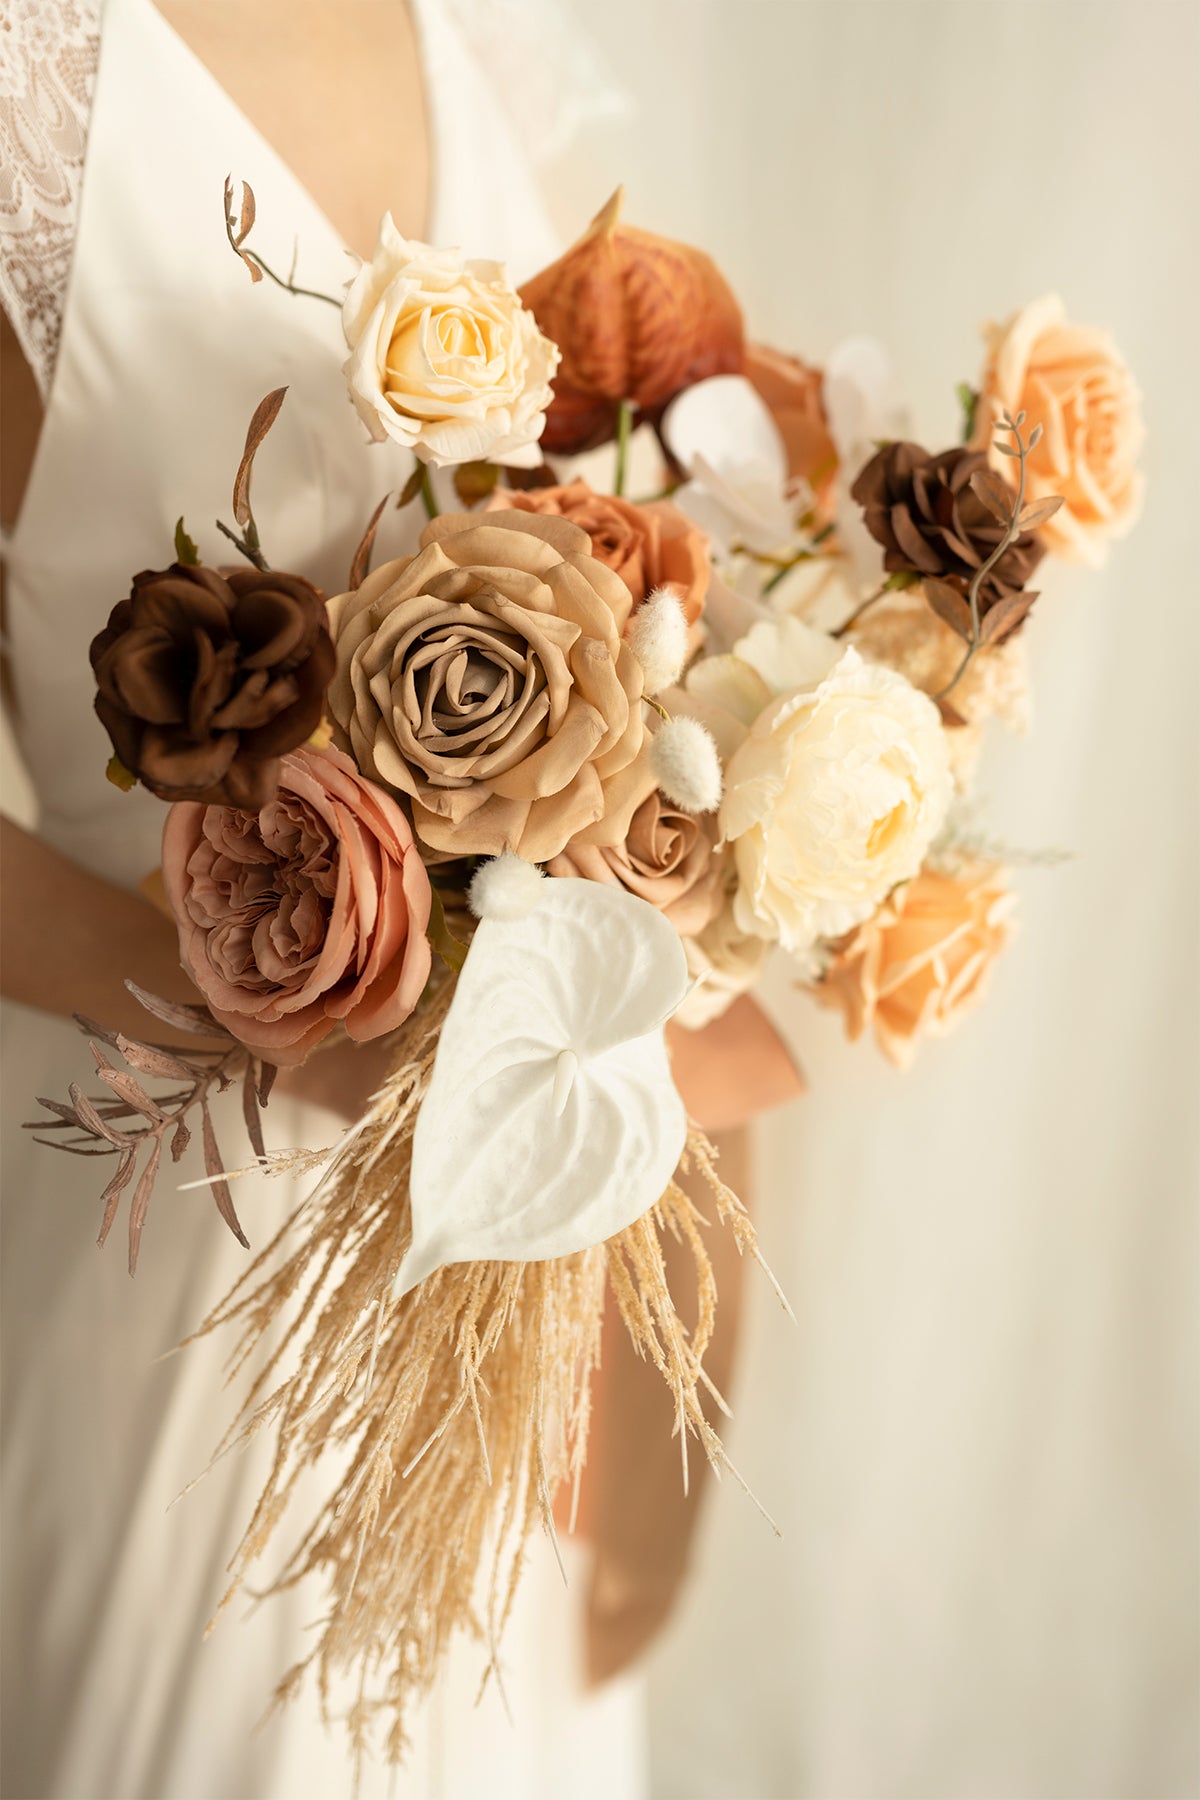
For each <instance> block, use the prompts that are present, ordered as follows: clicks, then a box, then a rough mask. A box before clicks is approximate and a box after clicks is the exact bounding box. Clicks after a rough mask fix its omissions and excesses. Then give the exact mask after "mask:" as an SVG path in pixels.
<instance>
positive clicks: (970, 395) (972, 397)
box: [954, 381, 979, 444]
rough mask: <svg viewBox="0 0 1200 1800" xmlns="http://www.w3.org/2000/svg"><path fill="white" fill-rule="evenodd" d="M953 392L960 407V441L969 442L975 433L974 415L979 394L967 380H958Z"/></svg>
mask: <svg viewBox="0 0 1200 1800" xmlns="http://www.w3.org/2000/svg"><path fill="white" fill-rule="evenodd" d="M954 392H955V393H956V394H957V395H958V404H959V405H960V406H961V407H962V415H963V420H962V441H963V443H964V444H968V443H970V441H971V439H972V438H973V437H974V435H975V415H976V413H977V412H978V410H979V395H978V394H977V393H976V391H975V389H974V388H973V387H972V386H971V384H970V382H968V381H960V382H959V383H958V386H957V387H956V388H955V390H954Z"/></svg>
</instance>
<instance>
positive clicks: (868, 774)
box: [720, 650, 952, 951]
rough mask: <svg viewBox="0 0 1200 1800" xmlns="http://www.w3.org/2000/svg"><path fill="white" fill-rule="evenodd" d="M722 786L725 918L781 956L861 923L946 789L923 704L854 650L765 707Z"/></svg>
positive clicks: (913, 850)
mask: <svg viewBox="0 0 1200 1800" xmlns="http://www.w3.org/2000/svg"><path fill="white" fill-rule="evenodd" d="M725 782H726V785H725V798H724V800H723V801H722V803H721V812H720V827H721V832H722V835H723V836H724V838H725V839H726V840H728V841H730V842H732V844H733V848H734V858H735V862H736V866H737V873H738V891H737V895H736V897H735V900H734V916H735V919H736V923H737V925H738V926H739V927H740V928H741V929H742V930H743V931H747V932H753V933H755V934H756V935H757V936H759V937H762V938H767V939H776V938H777V939H778V940H779V941H780V943H782V944H783V945H784V947H785V948H786V949H788V950H791V951H797V950H804V949H806V948H808V946H810V945H811V944H813V943H814V942H815V941H816V940H817V939H818V938H832V937H839V936H841V934H842V933H843V932H846V931H849V930H851V929H852V928H853V927H854V926H855V925H858V924H861V922H862V921H863V920H864V919H866V918H869V917H870V915H871V913H872V912H874V910H875V908H876V907H877V906H878V905H879V903H880V902H881V901H882V900H883V899H884V898H885V896H886V895H887V894H888V893H889V892H890V891H891V889H892V888H893V887H895V885H896V883H897V882H900V881H906V880H908V879H909V878H910V877H911V876H913V875H915V874H916V872H917V870H918V869H919V868H920V866H921V863H922V861H923V859H924V856H925V853H926V851H927V850H928V848H929V846H930V844H931V842H932V841H933V839H934V837H935V836H936V834H937V832H938V831H939V830H940V828H941V825H942V821H943V820H944V818H945V815H946V809H947V807H948V806H949V803H950V797H951V792H952V784H951V779H950V769H949V763H948V759H947V751H946V739H945V733H944V731H943V729H942V724H941V720H940V718H939V716H938V710H937V708H936V706H935V705H934V704H933V702H932V700H930V699H928V698H927V696H926V695H924V694H921V693H918V692H917V690H916V689H915V688H914V687H912V686H911V685H910V684H909V683H908V682H907V681H906V680H905V679H904V677H903V676H902V675H898V674H897V673H896V672H895V671H894V670H892V669H885V668H882V667H879V666H877V665H876V664H873V663H868V662H864V661H863V659H862V657H861V656H859V654H858V652H857V651H856V650H846V651H845V652H844V653H843V654H842V656H841V657H840V658H839V660H838V661H837V663H836V665H835V666H834V667H833V668H832V669H831V670H830V671H829V673H828V674H827V675H826V676H825V677H824V679H823V680H821V681H820V683H819V684H818V685H817V686H816V687H815V688H812V689H810V690H809V691H806V692H800V693H791V694H781V695H779V696H778V697H777V698H775V699H773V700H771V701H770V703H769V704H768V705H767V706H766V707H765V708H764V709H763V710H762V712H760V713H759V715H758V717H757V718H756V719H755V720H754V722H753V724H752V725H751V726H750V729H749V731H748V732H747V733H746V735H745V737H744V738H743V740H742V742H741V743H740V744H739V745H738V747H737V749H736V750H735V751H734V752H733V755H732V756H731V757H730V759H729V764H728V767H727V769H726V776H725Z"/></svg>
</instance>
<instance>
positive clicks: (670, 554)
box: [489, 479, 709, 625]
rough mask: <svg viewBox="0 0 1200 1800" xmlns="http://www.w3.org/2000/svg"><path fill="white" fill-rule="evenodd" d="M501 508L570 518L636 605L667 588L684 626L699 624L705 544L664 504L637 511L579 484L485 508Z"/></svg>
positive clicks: (501, 499)
mask: <svg viewBox="0 0 1200 1800" xmlns="http://www.w3.org/2000/svg"><path fill="white" fill-rule="evenodd" d="M504 506H510V507H514V508H516V509H517V510H518V511H520V512H534V513H544V514H548V515H550V516H551V517H558V518H563V519H570V521H571V523H572V524H573V525H579V526H581V527H582V529H583V530H584V531H586V532H587V534H588V536H589V537H590V538H591V540H592V555H593V556H594V557H595V558H596V560H597V561H598V562H602V563H604V564H605V565H606V567H607V568H610V569H612V570H613V572H614V573H615V574H617V575H619V576H620V577H621V580H622V581H623V582H624V583H625V585H626V587H627V588H628V589H629V591H630V593H631V594H632V595H633V600H634V605H635V606H637V605H639V604H640V603H641V601H643V600H644V599H645V598H646V596H647V594H649V593H652V592H653V590H654V589H655V588H661V587H669V588H670V589H671V592H672V593H673V594H674V595H675V596H676V598H677V599H678V600H679V601H680V603H681V605H682V606H683V610H684V613H685V614H686V616H687V622H688V624H689V625H694V624H695V623H696V621H697V620H698V619H699V617H700V614H701V612H702V611H703V609H704V596H705V594H706V593H707V591H708V580H709V558H708V541H707V539H706V537H705V535H704V533H703V532H702V531H701V530H700V528H699V527H698V526H696V525H693V524H692V521H691V520H690V519H689V518H688V517H687V514H686V513H682V512H680V510H679V508H678V507H677V506H672V505H671V502H670V501H669V500H648V501H645V502H643V503H642V504H641V505H640V506H639V505H635V503H634V502H633V501H632V500H622V499H620V498H619V497H618V496H617V495H615V494H597V493H596V492H595V490H594V489H593V488H591V487H589V486H588V484H587V482H586V481H584V480H582V479H578V480H575V481H572V482H569V483H568V484H567V486H565V487H545V488H531V489H530V490H529V491H528V492H526V493H507V492H505V493H497V494H495V495H494V496H493V498H492V500H491V501H490V503H489V507H490V509H491V510H494V509H495V508H497V507H504Z"/></svg>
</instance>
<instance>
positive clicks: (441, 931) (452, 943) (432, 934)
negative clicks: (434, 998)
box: [426, 887, 467, 975]
mask: <svg viewBox="0 0 1200 1800" xmlns="http://www.w3.org/2000/svg"><path fill="white" fill-rule="evenodd" d="M430 894H431V904H430V908H429V928H428V931H427V932H426V936H427V937H428V939H429V947H430V949H431V950H436V952H437V954H438V955H439V956H440V957H441V959H442V961H443V962H444V963H445V965H446V967H447V968H448V969H453V970H454V972H455V974H456V975H457V973H458V971H459V970H460V969H461V968H462V966H463V964H464V963H465V962H466V960H467V946H466V944H463V943H460V942H459V940H458V939H457V938H456V937H455V936H454V934H453V932H452V931H451V930H450V927H449V925H447V923H446V909H445V907H444V906H443V905H442V896H441V895H440V894H439V893H438V891H437V889H436V888H435V887H431V889H430Z"/></svg>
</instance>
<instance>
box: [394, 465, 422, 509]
mask: <svg viewBox="0 0 1200 1800" xmlns="http://www.w3.org/2000/svg"><path fill="white" fill-rule="evenodd" d="M424 472H425V471H424V469H423V468H422V466H421V464H420V463H418V464H417V466H416V468H415V469H414V470H413V472H412V474H411V475H410V476H409V478H408V480H407V481H406V482H405V484H404V486H403V487H402V488H401V489H400V498H399V499H398V500H397V502H396V511H397V512H403V511H404V508H405V507H406V506H411V505H412V503H413V501H414V500H415V499H416V497H417V495H418V494H419V493H420V491H421V477H422V475H423V474H424Z"/></svg>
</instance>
